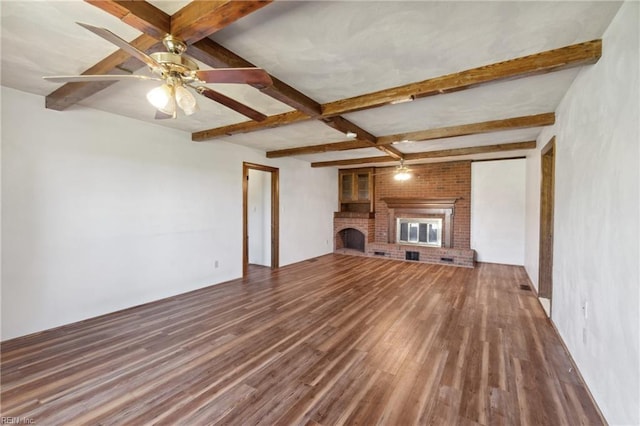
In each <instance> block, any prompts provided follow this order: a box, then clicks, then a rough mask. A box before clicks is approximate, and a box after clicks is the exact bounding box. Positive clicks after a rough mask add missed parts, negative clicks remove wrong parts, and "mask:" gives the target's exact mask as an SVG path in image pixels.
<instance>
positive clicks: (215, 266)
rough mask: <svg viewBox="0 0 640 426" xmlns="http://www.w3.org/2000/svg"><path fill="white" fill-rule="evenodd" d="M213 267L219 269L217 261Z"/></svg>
mask: <svg viewBox="0 0 640 426" xmlns="http://www.w3.org/2000/svg"><path fill="white" fill-rule="evenodd" d="M213 267H214V268H216V269H218V261H217V260H216V261H215V262H213Z"/></svg>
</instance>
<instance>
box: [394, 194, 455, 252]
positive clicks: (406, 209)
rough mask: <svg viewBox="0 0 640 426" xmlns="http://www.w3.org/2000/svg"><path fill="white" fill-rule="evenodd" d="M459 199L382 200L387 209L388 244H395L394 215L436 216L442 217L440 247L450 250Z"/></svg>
mask: <svg viewBox="0 0 640 426" xmlns="http://www.w3.org/2000/svg"><path fill="white" fill-rule="evenodd" d="M458 200H459V198H382V201H384V202H385V203H386V204H387V207H388V208H389V225H388V228H387V236H388V241H387V242H388V243H391V244H395V243H396V214H399V213H417V214H438V215H443V216H444V223H443V231H444V232H443V238H442V247H445V248H451V246H452V245H451V243H452V236H453V220H452V219H453V214H454V207H455V204H456V201H458Z"/></svg>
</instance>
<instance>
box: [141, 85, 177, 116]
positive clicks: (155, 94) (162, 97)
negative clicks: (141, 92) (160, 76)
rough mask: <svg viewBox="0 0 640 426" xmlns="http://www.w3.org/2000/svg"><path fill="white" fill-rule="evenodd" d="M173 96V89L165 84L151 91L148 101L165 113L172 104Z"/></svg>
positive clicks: (148, 94)
mask: <svg viewBox="0 0 640 426" xmlns="http://www.w3.org/2000/svg"><path fill="white" fill-rule="evenodd" d="M172 95H173V94H172V93H171V87H170V86H169V85H168V84H163V85H162V86H158V87H156V88H154V89H151V90H150V91H149V93H147V100H148V101H149V103H150V104H151V105H153V106H154V107H156V108H157V109H159V110H160V111H162V112H164V111H163V110H164V109H166V108H167V107H168V106H169V105H170V104H171V103H172V102H171V99H172V98H173V96H172Z"/></svg>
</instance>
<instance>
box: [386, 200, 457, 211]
mask: <svg viewBox="0 0 640 426" xmlns="http://www.w3.org/2000/svg"><path fill="white" fill-rule="evenodd" d="M458 200H459V198H382V201H384V202H385V203H387V206H388V207H389V208H390V209H447V208H453V206H454V205H455V203H456V201H458Z"/></svg>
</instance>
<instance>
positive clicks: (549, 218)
mask: <svg viewBox="0 0 640 426" xmlns="http://www.w3.org/2000/svg"><path fill="white" fill-rule="evenodd" d="M555 147H556V137H555V136H554V137H552V138H551V140H550V141H549V142H548V143H547V145H545V147H544V148H543V149H542V151H541V152H540V154H541V159H540V163H541V168H542V180H541V183H540V256H539V269H538V297H540V302H541V303H542V306H543V307H544V308H545V310H547V314H548V315H549V317H551V306H552V295H553V209H554V201H555V200H554V188H555V182H554V180H555V151H556V148H555Z"/></svg>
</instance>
